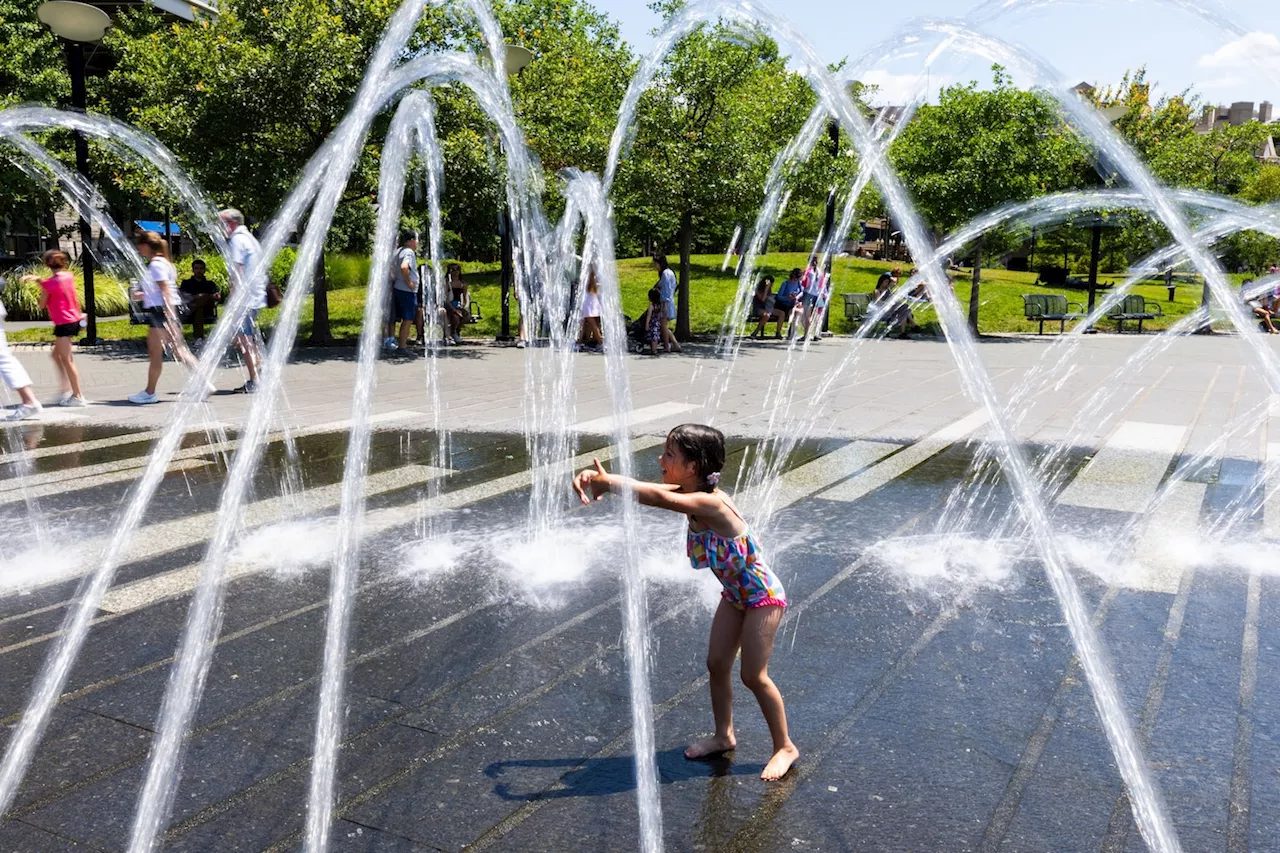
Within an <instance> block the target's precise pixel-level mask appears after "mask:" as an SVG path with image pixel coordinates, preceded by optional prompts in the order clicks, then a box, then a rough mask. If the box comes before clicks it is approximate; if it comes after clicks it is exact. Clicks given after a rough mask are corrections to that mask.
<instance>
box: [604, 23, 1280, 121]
mask: <svg viewBox="0 0 1280 853" xmlns="http://www.w3.org/2000/svg"><path fill="white" fill-rule="evenodd" d="M593 2H594V3H595V6H596V7H597V8H598V9H600V10H601V11H604V12H607V13H608V14H609V15H610V16H611V17H612V18H613V19H614V20H615V21H617V22H618V24H619V26H620V28H621V31H622V35H623V37H624V38H625V39H626V40H627V41H628V42H630V43H631V44H632V46H633V47H634V48H636V49H637V50H639V51H645V50H647V49H648V48H649V47H651V46H652V44H653V37H652V35H651V34H650V33H651V31H652V30H653V29H654V27H656V26H657V25H658V24H659V23H660V21H659V18H658V16H657V15H656V14H655V13H654V12H652V11H650V10H649V8H648V0H593ZM758 2H761V3H762V4H763V5H765V6H768V7H769V8H771V9H772V10H773V11H774V12H777V13H779V14H781V15H782V16H783V17H785V18H787V19H788V20H790V22H791V23H792V24H793V25H794V26H795V28H796V29H797V30H799V31H800V32H801V33H803V34H804V35H806V36H807V37H808V38H809V39H810V40H811V41H812V43H813V45H814V47H815V49H816V50H817V53H818V55H819V56H820V57H821V58H822V59H824V60H826V61H828V62H835V61H838V60H840V59H842V58H845V57H848V58H850V59H851V60H852V59H856V58H858V57H860V56H861V55H862V54H863V53H865V52H866V51H867V50H869V49H870V48H871V47H873V46H875V45H877V44H879V43H880V42H882V41H884V40H885V39H888V38H889V37H890V36H892V35H893V34H894V33H895V32H896V31H897V30H898V29H899V28H901V27H902V26H904V25H906V24H907V23H908V22H910V21H912V20H913V19H917V18H942V17H952V18H955V17H963V12H964V11H965V10H968V9H970V8H972V6H973V5H976V3H977V2H978V0H894V2H886V0H876V2H867V0H758ZM1004 2H1005V3H1006V4H1016V6H1017V8H1015V10H1014V11H1010V12H1006V13H1005V14H1004V15H1003V16H1001V17H999V18H997V19H996V20H995V21H993V22H992V23H990V24H988V25H986V26H984V28H983V29H984V31H986V32H988V33H990V34H991V35H994V36H998V37H999V38H1001V39H1003V40H1005V41H1009V42H1013V43H1016V44H1018V45H1020V46H1022V47H1023V48H1025V49H1028V50H1030V51H1032V52H1033V53H1036V54H1038V55H1039V56H1040V57H1041V58H1043V59H1044V60H1046V61H1047V62H1049V63H1050V64H1051V65H1052V66H1053V67H1054V68H1056V69H1057V70H1058V71H1059V72H1060V73H1061V75H1062V76H1063V77H1065V78H1068V79H1069V80H1071V81H1072V82H1073V83H1075V82H1088V83H1090V84H1101V85H1102V86H1104V87H1105V86H1106V85H1107V84H1109V83H1115V82H1118V81H1119V80H1120V78H1121V77H1122V76H1123V75H1124V73H1125V71H1126V70H1128V69H1136V68H1138V67H1140V66H1143V65H1145V66H1146V67H1147V79H1148V80H1149V81H1151V82H1152V83H1154V84H1155V85H1156V91H1157V93H1159V94H1177V93H1179V92H1181V91H1183V90H1185V89H1188V88H1191V89H1193V91H1194V92H1195V93H1197V94H1199V95H1200V96H1201V98H1202V100H1204V101H1205V102H1212V103H1218V104H1230V103H1232V102H1234V101H1253V102H1254V103H1255V104H1257V103H1259V102H1261V101H1267V100H1269V101H1271V102H1272V103H1277V104H1280V11H1278V10H1280V7H1277V5H1276V3H1275V2H1274V0H1004ZM1193 6H1195V7H1199V8H1201V9H1204V10H1207V11H1209V12H1211V13H1213V14H1216V15H1217V16H1218V18H1219V19H1220V20H1223V21H1226V22H1229V23H1230V24H1232V25H1234V26H1235V27H1236V28H1238V31H1237V32H1232V31H1229V30H1224V29H1222V28H1220V27H1219V26H1217V25H1215V24H1214V23H1213V22H1211V21H1209V20H1206V19H1205V18H1204V17H1201V16H1200V15H1197V14H1195V13H1194V12H1192V11H1190V7H1193ZM1028 7H1030V8H1028ZM924 59H925V56H924V55H923V54H920V55H917V56H914V57H911V58H907V59H903V60H900V61H897V62H895V63H893V64H890V65H880V66H878V67H876V68H874V69H873V70H872V71H870V72H869V73H868V74H865V75H861V79H863V80H864V82H871V83H875V84H876V85H878V86H879V87H880V96H879V97H878V98H877V99H876V100H877V101H878V102H881V103H900V102H901V101H902V100H904V96H905V95H906V93H907V92H908V91H909V90H910V89H912V88H913V87H914V86H916V85H917V84H916V83H915V81H916V79H917V76H918V74H919V73H920V71H921V69H922V67H923V64H924ZM990 64H991V61H990V60H989V59H983V60H976V59H963V60H962V59H959V58H947V57H942V58H939V59H937V60H935V62H934V63H933V65H932V66H931V68H930V70H929V72H928V74H927V77H926V85H928V86H929V88H930V91H931V92H932V93H933V95H934V96H935V97H936V94H937V91H938V88H939V86H941V85H946V84H950V83H956V82H968V81H970V80H978V81H979V82H987V81H989V80H990V77H991V75H990V72H989V71H988V70H987V69H988V67H989V66H990ZM1277 112H1278V113H1280V107H1278V108H1277ZM1277 118H1280V115H1278V116H1277Z"/></svg>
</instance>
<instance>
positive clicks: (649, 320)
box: [644, 287, 671, 355]
mask: <svg viewBox="0 0 1280 853" xmlns="http://www.w3.org/2000/svg"><path fill="white" fill-rule="evenodd" d="M666 327H667V308H666V306H665V305H664V304H663V302H662V291H661V290H659V289H658V288H656V287H653V288H650V289H649V310H647V311H645V312H644V339H645V340H646V341H648V342H649V355H657V354H658V344H660V343H662V333H663V331H664V330H665V329H666ZM670 351H671V349H670V347H668V348H667V352H670Z"/></svg>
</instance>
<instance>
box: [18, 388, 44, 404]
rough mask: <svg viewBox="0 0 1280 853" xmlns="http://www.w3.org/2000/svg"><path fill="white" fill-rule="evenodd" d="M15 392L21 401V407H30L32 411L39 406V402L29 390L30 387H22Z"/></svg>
mask: <svg viewBox="0 0 1280 853" xmlns="http://www.w3.org/2000/svg"><path fill="white" fill-rule="evenodd" d="M17 391H18V399H20V400H22V405H24V406H30V407H31V408H33V409H34V408H37V407H38V406H39V405H40V402H39V401H38V400H37V399H36V394H35V392H34V391H32V390H31V386H30V385H23V386H22V387H21V388H18V389H17Z"/></svg>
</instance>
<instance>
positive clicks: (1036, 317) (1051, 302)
mask: <svg viewBox="0 0 1280 853" xmlns="http://www.w3.org/2000/svg"><path fill="white" fill-rule="evenodd" d="M1073 307H1074V308H1075V309H1076V310H1075V311H1072V310H1071V309H1072V308H1073ZM1022 314H1023V316H1024V317H1026V318H1027V319H1028V320H1030V321H1031V322H1033V323H1035V322H1038V323H1039V324H1040V331H1038V332H1037V333H1036V334H1038V335H1043V334H1044V324H1045V321H1046V320H1048V321H1049V322H1056V323H1058V331H1059V332H1060V333H1061V332H1065V331H1066V330H1067V321H1068V320H1079V319H1080V318H1081V317H1083V316H1084V306H1083V305H1081V304H1080V303H1079V302H1068V301H1067V297H1065V296H1062V295H1060V294H1057V293H1024V294H1023V295H1022Z"/></svg>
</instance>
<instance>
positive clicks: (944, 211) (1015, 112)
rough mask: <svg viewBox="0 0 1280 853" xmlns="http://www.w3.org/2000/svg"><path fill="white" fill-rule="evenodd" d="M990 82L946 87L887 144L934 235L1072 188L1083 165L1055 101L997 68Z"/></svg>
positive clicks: (1080, 149)
mask: <svg viewBox="0 0 1280 853" xmlns="http://www.w3.org/2000/svg"><path fill="white" fill-rule="evenodd" d="M993 84H994V85H993V88H991V89H979V88H978V85H977V83H976V82H975V83H970V84H968V85H958V86H950V87H948V88H946V89H943V90H942V92H941V93H940V96H939V102H938V104H937V105H926V106H922V107H921V108H920V109H919V111H918V112H917V115H916V119H915V121H913V122H911V123H910V124H908V125H907V127H906V128H904V129H903V131H902V134H901V135H900V136H899V137H898V139H897V140H896V142H895V143H894V145H893V147H892V149H891V152H890V156H891V159H892V161H893V164H894V166H895V167H897V169H898V171H899V173H900V174H901V175H902V179H903V181H904V183H905V184H906V185H907V188H908V189H909V190H910V191H911V194H912V195H913V196H914V199H915V203H916V206H917V209H919V210H920V212H921V213H922V214H923V215H924V218H925V220H926V221H927V222H928V223H929V224H930V225H931V226H933V228H934V229H935V230H937V231H939V232H949V231H951V230H952V229H954V228H956V227H957V226H959V225H961V224H963V223H965V222H968V221H969V220H971V219H973V218H974V217H976V216H978V215H979V214H981V213H983V212H984V211H987V210H990V209H991V208H993V207H996V206H998V205H1001V204H1005V203H1007V202H1014V201H1025V200H1028V199H1031V198H1034V197H1035V196H1038V195H1043V194H1045V193H1050V192H1055V191H1057V190H1060V189H1065V188H1068V187H1071V186H1074V185H1075V184H1076V182H1077V181H1078V180H1079V178H1080V175H1081V174H1082V173H1083V171H1084V169H1085V164H1086V162H1087V161H1086V158H1085V151H1084V148H1083V146H1082V144H1081V142H1080V140H1079V138H1078V137H1077V136H1076V135H1075V134H1074V133H1073V132H1072V131H1071V130H1070V128H1068V127H1067V125H1066V124H1065V123H1064V121H1063V120H1062V117H1061V116H1060V115H1059V113H1058V110H1057V108H1056V107H1055V106H1054V105H1053V104H1052V103H1050V102H1049V101H1048V100H1046V98H1045V97H1044V96H1042V95H1040V94H1038V93H1035V92H1028V91H1024V90H1021V89H1016V88H1014V87H1013V85H1012V83H1011V82H1010V80H1009V78H1008V77H1007V76H1006V75H1005V73H1004V71H1003V69H1001V68H1000V67H999V66H994V67H993Z"/></svg>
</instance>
